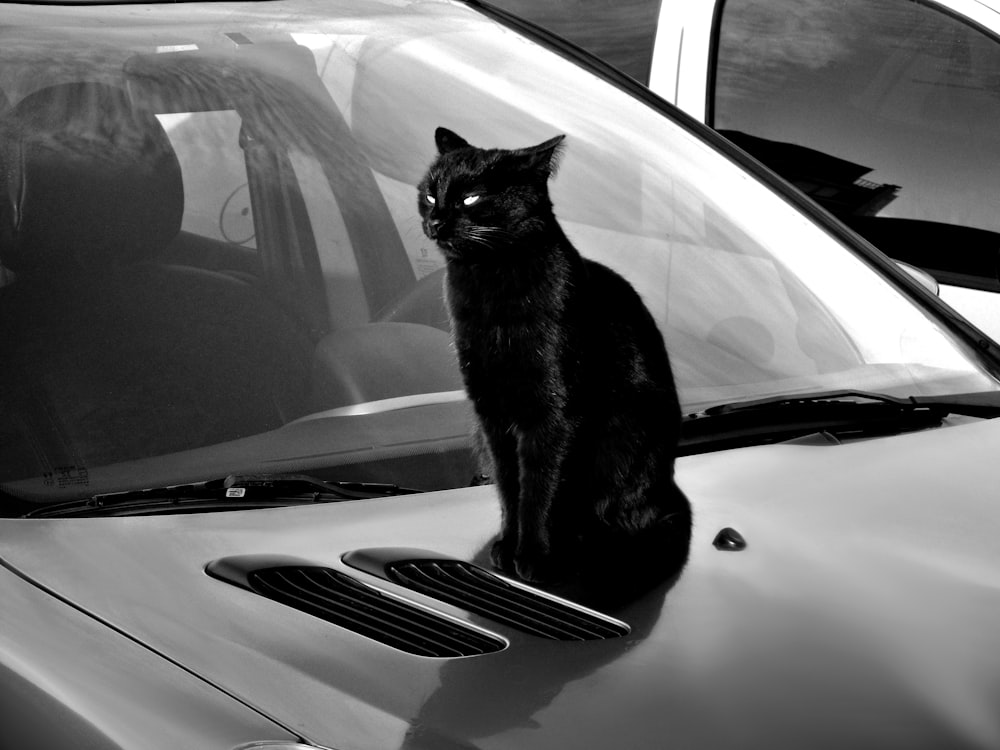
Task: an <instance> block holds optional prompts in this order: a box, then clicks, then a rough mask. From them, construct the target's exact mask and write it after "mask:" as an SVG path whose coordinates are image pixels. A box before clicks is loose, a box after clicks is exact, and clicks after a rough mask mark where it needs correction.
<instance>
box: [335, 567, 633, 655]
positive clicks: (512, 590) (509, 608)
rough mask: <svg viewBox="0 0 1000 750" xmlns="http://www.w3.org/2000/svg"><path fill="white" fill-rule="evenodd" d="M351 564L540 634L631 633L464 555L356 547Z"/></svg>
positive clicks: (560, 637) (561, 637) (572, 637)
mask: <svg viewBox="0 0 1000 750" xmlns="http://www.w3.org/2000/svg"><path fill="white" fill-rule="evenodd" d="M344 562H345V563H347V564H348V565H351V566H353V567H356V568H358V569H360V570H364V571H365V572H367V573H371V574H373V575H376V576H380V577H382V578H385V579H387V580H389V581H392V582H393V583H397V584H399V585H400V586H405V587H406V588H408V589H410V590H412V591H417V592H419V593H421V594H424V595H426V596H429V597H432V598H434V599H438V600H440V601H443V602H447V603H448V604H452V605H454V606H456V607H459V608H461V609H464V610H466V611H468V612H471V613H473V614H477V615H480V616H482V617H485V618H488V619H490V620H492V621H495V622H498V623H503V624H504V625H507V626H508V627H511V628H515V629H516V630H520V631H522V632H525V633H529V634H531V635H534V636H538V637H540V638H548V639H551V640H557V641H592V640H602V639H607V638H618V637H621V636H623V635H627V634H628V632H629V627H628V625H626V624H625V623H623V622H621V621H619V620H615V619H612V618H610V617H607V616H606V615H602V614H601V613H599V612H595V611H593V610H590V609H586V608H584V607H581V606H579V605H576V604H573V603H572V602H568V601H565V600H563V599H558V598H556V597H553V596H549V595H548V594H545V593H544V592H541V591H538V590H536V589H533V588H529V587H527V586H522V585H519V584H516V583H514V582H512V581H509V580H507V579H505V578H501V577H500V576H498V575H495V574H494V573H491V572H490V571H488V570H484V569H483V568H480V567H479V566H477V565H473V564H472V563H468V562H465V561H462V560H453V559H450V558H443V557H440V556H436V555H434V553H432V552H423V551H420V550H391V549H377V550H358V551H356V552H350V553H348V554H347V555H345V556H344Z"/></svg>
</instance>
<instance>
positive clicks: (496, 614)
mask: <svg viewBox="0 0 1000 750" xmlns="http://www.w3.org/2000/svg"><path fill="white" fill-rule="evenodd" d="M397 571H398V573H399V574H400V576H406V577H407V578H408V580H409V581H410V583H411V584H412V585H413V586H414V587H415V588H417V590H420V591H422V592H424V593H430V594H431V595H434V596H437V597H439V598H441V599H443V600H445V601H447V602H449V603H451V604H458V605H460V606H463V607H465V608H467V609H468V610H469V611H470V612H475V613H476V614H480V615H484V616H487V617H491V618H493V619H495V620H497V621H498V622H503V623H505V624H507V625H511V626H513V627H516V628H518V629H520V630H524V631H526V632H529V633H532V634H534V635H539V636H542V637H543V638H549V637H552V635H553V633H554V632H555V633H556V634H558V635H559V636H561V638H560V640H586V635H585V634H584V635H581V634H580V633H578V632H576V631H575V630H574V629H572V628H564V627H562V625H563V623H562V622H560V620H559V619H558V617H545V616H544V615H545V613H544V612H543V611H542V607H538V608H536V607H533V606H532V605H533V604H534V602H532V601H530V600H527V601H524V598H523V597H520V596H518V595H517V593H516V592H511V591H507V590H505V589H502V588H499V587H498V586H497V585H496V583H494V582H493V581H481V582H479V585H477V582H475V581H470V580H468V579H469V576H467V575H462V571H448V570H444V569H442V568H441V567H440V566H439V565H432V564H430V563H428V564H427V565H425V566H418V565H409V566H399V568H397ZM394 580H395V579H394ZM398 582H399V581H397V583H398ZM542 606H544V605H542Z"/></svg>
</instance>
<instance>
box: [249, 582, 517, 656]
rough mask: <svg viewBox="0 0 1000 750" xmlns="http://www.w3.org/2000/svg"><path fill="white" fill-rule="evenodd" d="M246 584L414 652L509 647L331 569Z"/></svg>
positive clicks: (437, 653)
mask: <svg viewBox="0 0 1000 750" xmlns="http://www.w3.org/2000/svg"><path fill="white" fill-rule="evenodd" d="M247 581H248V583H249V584H250V587H251V589H252V590H253V591H255V592H256V593H258V594H260V595H261V596H265V597H267V598H269V599H273V600H274V601H277V602H279V603H281V604H285V605H287V606H290V607H293V608H295V609H298V610H300V611H302V612H305V613H307V614H310V615H312V616H314V617H318V618H321V619H323V620H326V621H328V622H332V623H334V624H336V625H339V626H341V627H344V628H347V629H348V630H351V631H353V632H356V633H359V634H361V635H364V636H367V637H369V638H373V639H374V640H377V641H379V642H381V643H385V644H386V645H389V646H393V647H394V648H398V649H400V650H402V651H406V652H408V653H411V654H417V655H419V656H431V657H439V658H444V657H458V656H477V655H481V654H487V653H493V652H495V651H499V650H501V649H503V648H505V647H506V643H505V642H504V641H503V640H501V639H500V638H498V637H496V636H492V635H490V634H488V633H484V632H481V631H479V630H476V629H474V628H471V627H468V626H465V625H463V624H462V623H460V622H456V621H453V620H450V619H448V618H446V617H444V616H441V615H436V614H434V613H433V612H430V611H428V610H425V609H422V608H421V607H418V606H417V605H415V604H412V603H409V602H406V601H404V600H401V599H397V598H395V597H392V596H390V595H389V594H387V593H385V592H382V591H379V590H378V589H376V588H374V587H372V586H369V585H367V584H365V583H362V582H361V581H358V580H356V579H354V578H352V577H351V576H348V575H346V574H344V573H342V572H340V571H337V570H333V569H331V568H324V567H319V566H280V567H272V568H263V569H259V570H255V571H253V572H251V573H250V574H249V575H248V576H247Z"/></svg>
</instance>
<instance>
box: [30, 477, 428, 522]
mask: <svg viewBox="0 0 1000 750" xmlns="http://www.w3.org/2000/svg"><path fill="white" fill-rule="evenodd" d="M417 492H419V490H414V489H409V488H406V487H399V486H398V485H395V484H383V483H377V482H340V481H332V482H331V481H324V480H320V479H316V478H314V477H310V476H307V475H304V474H231V475H229V476H227V477H225V478H224V479H210V480H208V481H205V482H194V483H191V484H178V485H172V486H169V487H156V488H151V489H143V490H128V491H125V492H111V493H105V494H101V495H94V496H92V497H89V498H85V499H83V500H74V501H70V502H67V503H59V504H58V505H47V506H45V507H42V508H38V509H37V510H33V511H31V512H30V513H27V514H25V516H24V517H25V518H39V517H54V516H116V515H143V514H151V513H164V512H177V513H193V512H208V511H213V510H235V509H237V508H264V507H280V506H285V505H299V504H307V503H320V502H339V501H343V500H361V499H370V498H375V497H390V496H394V495H410V494H414V493H417Z"/></svg>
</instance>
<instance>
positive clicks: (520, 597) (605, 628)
mask: <svg viewBox="0 0 1000 750" xmlns="http://www.w3.org/2000/svg"><path fill="white" fill-rule="evenodd" d="M450 567H452V568H453V569H456V570H461V571H462V572H463V573H464V574H465V575H466V576H468V577H469V578H470V579H473V580H474V581H475V583H476V584H478V585H480V586H482V587H486V586H490V587H494V589H495V590H496V592H497V595H498V596H499V597H500V598H501V600H503V601H505V602H506V601H510V602H511V603H512V604H516V606H517V607H518V609H519V610H520V611H525V612H533V613H534V615H535V616H536V617H537V618H538V619H539V620H541V621H543V622H546V623H549V624H550V625H551V626H552V627H557V628H565V629H566V631H567V632H569V633H573V634H575V635H577V636H579V637H580V638H581V639H582V640H592V639H599V638H614V637H617V636H618V635H621V633H620V632H619V628H618V627H612V626H610V625H609V624H607V623H606V622H605V621H604V620H601V619H599V618H597V617H594V616H592V615H590V614H588V613H587V612H585V611H583V610H579V611H577V610H574V609H573V608H571V607H568V606H566V605H565V604H563V603H561V602H558V601H556V600H554V599H546V598H545V597H541V596H538V595H537V594H535V593H533V592H531V591H526V590H524V589H520V588H518V587H516V586H514V585H512V584H510V583H508V582H507V581H504V580H503V579H501V578H499V577H497V576H495V575H493V574H492V573H489V572H488V571H485V570H482V569H481V568H476V567H472V566H450ZM442 573H443V574H447V571H444V570H443V569H442ZM508 606H509V605H508Z"/></svg>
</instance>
